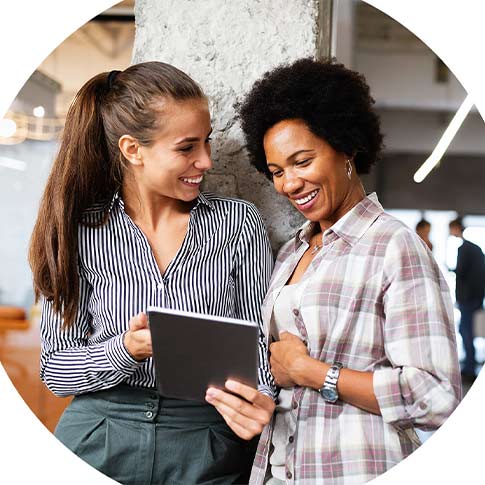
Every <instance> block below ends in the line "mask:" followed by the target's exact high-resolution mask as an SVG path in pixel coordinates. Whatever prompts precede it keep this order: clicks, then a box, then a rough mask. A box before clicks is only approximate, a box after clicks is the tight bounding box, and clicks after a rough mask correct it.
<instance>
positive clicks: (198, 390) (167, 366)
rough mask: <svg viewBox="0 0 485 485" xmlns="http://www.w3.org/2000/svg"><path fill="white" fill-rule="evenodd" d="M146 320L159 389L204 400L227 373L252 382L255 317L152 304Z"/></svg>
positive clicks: (255, 359) (255, 368) (254, 383)
mask: <svg viewBox="0 0 485 485" xmlns="http://www.w3.org/2000/svg"><path fill="white" fill-rule="evenodd" d="M148 320H149V325H150V331H151V335H152V347H153V359H154V363H155V374H156V378H157V386H158V390H159V392H160V394H161V395H163V396H167V397H174V398H179V399H189V400H194V401H205V399H204V397H205V393H206V390H207V388H208V387H209V386H210V385H212V386H215V387H218V388H221V389H222V388H224V383H225V381H226V380H227V379H229V378H231V379H234V380H237V381H239V382H242V383H244V384H248V385H250V386H252V387H255V388H257V383H258V326H257V324H256V323H254V322H246V321H243V320H237V319H232V318H221V317H213V316H208V315H201V314H197V313H189V312H181V311H178V310H168V309H162V308H153V307H152V308H149V309H148Z"/></svg>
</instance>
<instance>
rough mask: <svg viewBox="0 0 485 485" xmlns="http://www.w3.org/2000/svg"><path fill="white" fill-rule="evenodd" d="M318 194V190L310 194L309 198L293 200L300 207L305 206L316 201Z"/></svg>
mask: <svg viewBox="0 0 485 485" xmlns="http://www.w3.org/2000/svg"><path fill="white" fill-rule="evenodd" d="M317 194H318V189H317V190H314V191H313V192H310V193H309V194H308V195H307V196H305V197H301V198H299V199H293V200H294V201H295V202H296V203H297V204H298V205H304V204H307V203H308V202H310V201H311V200H312V199H314V198H315V197H316V196H317Z"/></svg>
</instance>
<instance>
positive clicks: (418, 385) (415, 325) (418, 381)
mask: <svg viewBox="0 0 485 485" xmlns="http://www.w3.org/2000/svg"><path fill="white" fill-rule="evenodd" d="M384 275H385V278H384V282H385V284H384V298H383V310H384V329H383V331H384V348H385V353H386V356H387V359H388V361H389V363H390V366H383V367H380V368H377V369H375V371H374V377H373V387H374V393H375V396H376V399H377V402H378V404H379V407H380V411H381V414H382V416H383V419H384V421H385V422H387V423H390V424H395V425H399V426H416V427H418V428H421V429H425V430H432V429H436V428H438V427H439V426H440V425H441V424H442V423H443V421H444V420H445V419H446V418H447V417H448V416H449V415H450V414H451V413H452V412H453V410H454V409H455V408H456V406H457V405H458V403H459V401H460V399H461V383H460V373H459V366H458V357H457V351H456V339H455V331H454V322H453V311H452V304H451V299H450V295H449V291H448V288H447V285H446V283H445V281H444V279H443V277H442V275H441V273H440V271H439V268H438V267H437V265H436V262H435V261H434V259H433V257H432V256H431V254H430V253H429V252H428V251H426V250H425V248H424V246H423V245H422V244H421V242H420V241H419V240H418V239H417V237H415V235H414V234H412V233H411V232H410V231H407V230H403V231H401V232H400V233H399V234H397V235H396V236H395V237H394V238H393V239H392V240H391V242H390V244H389V247H388V250H387V252H386V257H385V263H384Z"/></svg>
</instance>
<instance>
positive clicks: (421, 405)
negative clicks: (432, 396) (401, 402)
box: [419, 402, 428, 409]
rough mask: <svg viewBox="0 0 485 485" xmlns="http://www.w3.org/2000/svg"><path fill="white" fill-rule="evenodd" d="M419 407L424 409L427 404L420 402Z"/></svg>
mask: <svg viewBox="0 0 485 485" xmlns="http://www.w3.org/2000/svg"><path fill="white" fill-rule="evenodd" d="M419 407H420V409H426V408H427V407H428V406H427V405H426V403H425V402H422V403H420V404H419Z"/></svg>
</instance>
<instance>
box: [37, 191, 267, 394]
mask: <svg viewBox="0 0 485 485" xmlns="http://www.w3.org/2000/svg"><path fill="white" fill-rule="evenodd" d="M101 216H102V211H101V207H97V208H93V209H91V210H89V211H87V212H86V214H85V220H86V222H91V223H92V222H95V221H96V220H99V218H100V217H101ZM169 237H170V235H169V234H167V238H169ZM78 252H79V282H80V298H79V308H78V312H77V316H76V319H75V322H74V325H73V326H72V327H71V328H69V329H67V330H62V329H61V326H62V317H61V316H60V315H58V314H56V313H54V312H53V309H52V304H51V303H50V302H49V301H47V300H46V299H44V301H43V306H42V316H41V323H40V326H41V344H42V352H41V378H42V380H43V381H44V382H45V383H46V385H47V386H48V387H49V389H50V390H51V391H52V392H54V393H55V394H57V395H58V396H68V395H76V394H82V393H86V392H91V391H98V390H101V389H107V388H110V387H113V386H115V385H117V384H119V383H122V382H124V383H127V384H129V385H132V386H136V387H155V373H154V368H153V360H152V358H148V359H146V360H144V361H142V362H138V361H136V360H134V359H133V358H132V357H131V355H130V354H129V353H128V351H127V350H126V348H125V347H124V345H123V334H124V332H125V331H126V330H127V329H128V326H129V320H130V318H131V317H132V316H134V315H137V314H138V313H139V312H141V311H146V309H147V308H148V307H149V306H158V307H165V308H171V309H178V310H185V311H191V312H198V313H204V314H208V315H218V316H221V317H234V318H241V319H244V320H250V321H254V322H258V323H259V324H261V317H260V315H261V303H262V300H263V298H264V294H265V292H266V289H267V286H268V282H269V278H270V275H271V270H272V266H273V258H272V254H271V248H270V245H269V241H268V237H267V234H266V230H265V228H264V225H263V222H262V220H261V216H260V215H259V213H258V211H257V210H256V208H255V207H254V205H252V204H250V203H248V202H245V201H241V200H235V199H229V198H222V197H216V196H214V195H211V194H203V193H201V194H200V195H199V197H198V199H197V200H196V203H195V204H194V207H193V209H192V210H191V213H190V219H189V225H188V231H187V234H186V236H185V239H184V241H183V243H182V246H181V247H180V249H179V251H178V252H177V254H176V256H175V257H174V259H173V260H172V261H171V263H170V265H169V266H168V267H167V269H166V271H165V272H164V274H161V273H160V270H159V268H158V266H157V263H156V261H155V257H154V255H153V252H152V250H151V248H150V245H149V242H148V240H147V238H146V237H145V235H144V234H143V232H142V231H141V230H140V229H139V228H138V227H137V226H136V225H135V224H134V223H133V221H132V220H131V219H130V217H129V216H128V215H127V214H126V212H125V210H124V205H123V200H122V199H121V197H120V196H119V195H115V197H114V198H113V201H112V203H111V207H110V211H109V216H108V219H107V222H106V224H104V225H102V226H99V227H89V225H82V224H81V225H79V230H78ZM260 334H261V337H260V341H259V360H260V367H259V389H260V390H261V391H262V392H265V393H267V394H269V395H271V394H272V392H273V391H272V386H273V384H272V377H271V374H270V372H269V366H268V360H267V346H266V341H265V339H264V337H263V333H262V332H260ZM187 338H190V335H187ZM183 344H184V343H183V342H177V345H183Z"/></svg>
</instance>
